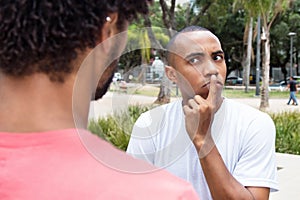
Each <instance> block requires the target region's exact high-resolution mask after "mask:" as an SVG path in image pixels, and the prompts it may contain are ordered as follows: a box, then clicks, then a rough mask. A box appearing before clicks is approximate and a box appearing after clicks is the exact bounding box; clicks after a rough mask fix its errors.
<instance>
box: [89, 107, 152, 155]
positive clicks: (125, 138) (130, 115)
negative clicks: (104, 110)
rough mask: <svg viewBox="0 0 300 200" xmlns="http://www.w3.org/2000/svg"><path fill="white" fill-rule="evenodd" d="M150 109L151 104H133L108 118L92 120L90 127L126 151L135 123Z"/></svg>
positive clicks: (93, 131)
mask: <svg viewBox="0 0 300 200" xmlns="http://www.w3.org/2000/svg"><path fill="white" fill-rule="evenodd" d="M149 109H150V106H140V105H131V106H129V107H128V110H125V111H120V112H118V113H114V114H113V115H109V116H107V117H106V118H99V119H98V120H91V121H90V122H89V126H88V129H89V130H90V131H91V132H92V133H94V134H96V135H98V136H99V137H101V138H102V139H104V140H106V141H108V142H109V143H111V144H113V145H114V146H115V147H117V148H119V149H121V150H123V151H126V149H127V146H128V142H129V139H130V134H131V130H132V128H133V125H134V123H135V122H136V120H137V118H138V117H139V116H140V115H141V114H142V113H143V112H146V111H147V110H149Z"/></svg>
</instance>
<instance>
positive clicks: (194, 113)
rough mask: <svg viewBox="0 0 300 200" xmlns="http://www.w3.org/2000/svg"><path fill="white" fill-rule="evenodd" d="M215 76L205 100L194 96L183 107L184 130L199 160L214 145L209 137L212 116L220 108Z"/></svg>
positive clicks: (211, 80)
mask: <svg viewBox="0 0 300 200" xmlns="http://www.w3.org/2000/svg"><path fill="white" fill-rule="evenodd" d="M218 84H219V83H218V80H217V78H216V76H215V75H212V76H211V79H210V83H209V85H208V86H207V87H209V94H208V97H207V98H206V99H204V98H202V97H201V96H200V95H196V96H195V97H194V98H193V99H190V100H189V101H188V103H187V105H184V106H183V111H184V114H185V123H186V130H187V132H188V134H189V136H190V138H191V140H192V141H193V143H194V145H195V147H196V149H197V152H198V155H199V158H203V157H205V156H206V155H207V154H208V153H209V152H210V150H211V149H212V148H213V146H214V145H215V143H214V141H213V139H212V136H211V126H212V122H213V119H214V114H215V112H216V111H217V109H218V108H219V106H220V96H219V94H220V90H221V87H219V86H218Z"/></svg>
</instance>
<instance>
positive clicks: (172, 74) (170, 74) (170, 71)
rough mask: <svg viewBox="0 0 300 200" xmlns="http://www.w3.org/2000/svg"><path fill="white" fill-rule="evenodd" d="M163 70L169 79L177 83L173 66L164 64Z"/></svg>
mask: <svg viewBox="0 0 300 200" xmlns="http://www.w3.org/2000/svg"><path fill="white" fill-rule="evenodd" d="M165 72H166V76H167V77H168V78H169V79H170V81H172V82H174V83H177V74H176V70H175V69H174V68H173V67H171V66H168V65H165Z"/></svg>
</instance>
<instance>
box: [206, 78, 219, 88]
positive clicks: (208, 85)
mask: <svg viewBox="0 0 300 200" xmlns="http://www.w3.org/2000/svg"><path fill="white" fill-rule="evenodd" d="M217 85H220V86H223V83H222V82H221V81H219V80H217ZM205 87H208V88H209V87H210V81H208V82H206V83H205V84H203V85H202V88H205Z"/></svg>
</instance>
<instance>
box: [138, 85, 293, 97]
mask: <svg viewBox="0 0 300 200" xmlns="http://www.w3.org/2000/svg"><path fill="white" fill-rule="evenodd" d="M158 93H159V87H155V88H153V89H150V90H149V89H144V88H143V87H141V88H138V89H137V90H135V91H134V92H133V94H137V95H145V96H151V97H156V96H157V95H158ZM178 94H179V96H180V91H178ZM223 95H224V96H225V97H227V98H259V97H257V96H255V90H249V92H247V93H246V92H245V91H244V90H241V89H235V90H233V89H224V90H223ZM171 96H172V97H176V88H175V87H173V88H172V90H171ZM288 97H289V92H288V91H282V92H281V91H270V92H269V98H288Z"/></svg>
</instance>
